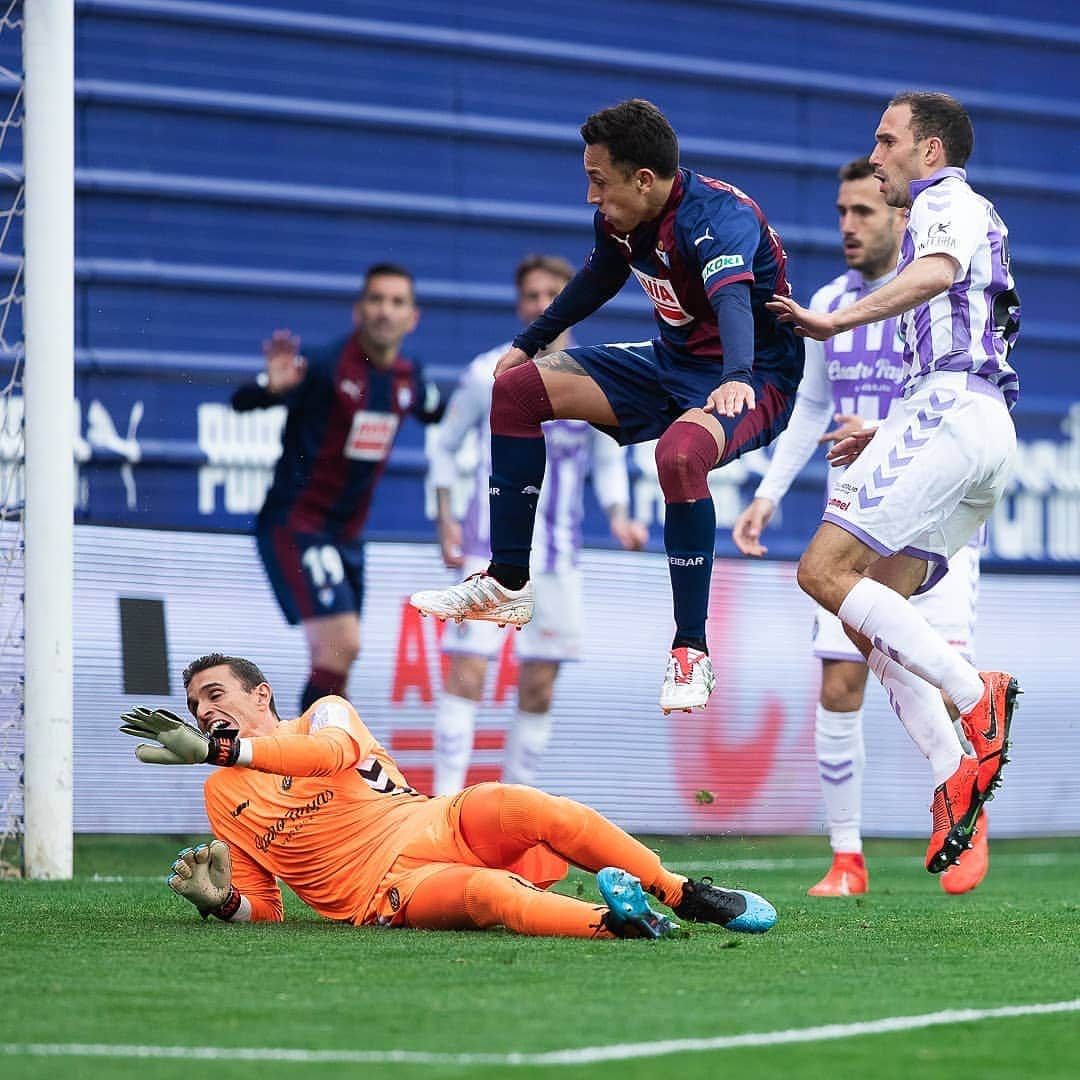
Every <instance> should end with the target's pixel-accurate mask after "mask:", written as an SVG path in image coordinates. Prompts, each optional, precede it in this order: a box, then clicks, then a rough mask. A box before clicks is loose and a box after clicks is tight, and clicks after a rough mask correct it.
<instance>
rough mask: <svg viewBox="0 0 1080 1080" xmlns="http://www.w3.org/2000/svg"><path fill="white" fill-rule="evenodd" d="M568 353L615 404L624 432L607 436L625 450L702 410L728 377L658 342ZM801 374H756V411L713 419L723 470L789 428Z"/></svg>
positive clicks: (576, 349)
mask: <svg viewBox="0 0 1080 1080" xmlns="http://www.w3.org/2000/svg"><path fill="white" fill-rule="evenodd" d="M799 348H800V350H801V348H802V342H801V341H800V342H799ZM565 351H566V353H567V355H569V356H572V357H573V358H574V359H575V360H576V361H577V362H578V363H579V364H580V365H581V366H582V367H583V368H584V369H585V371H586V372H587V373H588V374H589V376H590V377H591V378H592V379H593V380H594V381H595V382H596V384H597V385H598V386H599V387H600V389H601V390H602V391H603V392H604V396H605V397H606V398H607V399H608V401H609V402H610V403H611V408H612V410H613V411H614V413H615V415H616V416H617V417H618V419H619V426H618V427H616V428H607V427H605V428H603V429H602V430H604V431H606V432H607V433H608V434H609V435H611V436H612V437H613V438H614V439H615V440H616V441H617V442H619V443H620V444H621V445H623V446H629V445H630V444H632V443H639V442H647V441H648V440H649V439H658V438H660V436H661V435H662V434H663V433H664V432H665V431H666V430H667V429H668V428H669V427H670V426H671V425H672V424H673V423H674V422H675V421H676V420H677V419H678V418H679V417H680V416H682V414H683V413H684V412H686V410H687V409H700V408H701V407H702V406H703V405H704V404H705V401H706V399H707V398H708V396H709V395H710V394H711V393H712V392H713V391H714V390H715V389H716V388H717V387H718V386H719V385H720V381H721V377H722V373H721V368H720V366H719V365H716V364H709V363H703V362H702V361H700V360H684V359H682V358H681V357H680V356H678V355H677V354H675V353H673V352H672V351H671V350H670V349H666V348H664V346H663V345H662V344H661V343H660V342H657V341H641V342H634V343H627V344H622V345H585V346H581V347H574V348H572V349H567V350H565ZM800 360H801V357H800ZM801 374H802V364H801V362H800V363H799V364H798V368H797V370H796V371H795V372H794V375H795V377H794V378H791V377H788V376H785V375H784V374H782V373H780V372H777V371H773V370H771V369H767V368H766V369H763V370H755V371H754V372H752V374H751V376H750V382H751V384H752V385H753V387H754V396H755V399H756V407H755V408H754V409H753V410H752V411H750V412H746V411H743V412H741V413H740V414H739V415H738V416H717V415H716V413H712V414H711V415H713V416H714V417H715V418H716V419H717V421H719V423H720V426H721V427H722V428H723V429H724V456H723V457H722V458H721V459H720V462H719V464H721V465H723V464H725V463H726V462H728V461H733V460H734V459H735V458H737V457H739V456H740V455H741V454H745V453H746V452H747V451H749V450H756V449H757V448H758V447H759V446H767V445H768V444H769V443H770V442H772V440H773V439H775V438H776V436H777V435H779V434H780V432H781V431H783V430H784V428H785V427H787V422H788V419H789V418H790V416H791V410H792V408H793V407H794V405H795V391H796V390H797V389H798V385H799V377H801ZM598 426H599V425H598Z"/></svg>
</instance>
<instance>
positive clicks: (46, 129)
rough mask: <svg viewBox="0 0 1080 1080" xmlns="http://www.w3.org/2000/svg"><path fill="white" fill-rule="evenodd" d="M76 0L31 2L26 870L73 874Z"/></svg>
mask: <svg viewBox="0 0 1080 1080" xmlns="http://www.w3.org/2000/svg"><path fill="white" fill-rule="evenodd" d="M74 23H75V15H74V0H25V3H24V5H23V67H24V80H25V82H24V102H25V127H24V133H23V138H24V150H23V162H24V169H25V184H26V194H25V202H26V217H25V227H24V229H25V231H24V250H25V271H24V276H25V300H24V310H23V327H24V339H25V349H26V374H25V390H24V408H25V414H24V415H25V425H26V426H25V446H26V467H25V468H26V474H25V476H26V501H25V518H24V524H25V537H26V553H25V560H26V587H25V594H26V599H25V608H24V619H25V627H26V646H25V648H26V652H25V661H24V662H25V673H26V690H25V714H24V724H25V728H24V733H25V768H24V788H23V819H24V834H23V873H24V875H25V876H26V877H31V878H70V877H71V876H72V861H73V860H72V829H73V792H72V707H73V705H72V699H73V676H72V595H73V561H74V556H73V550H74V522H73V516H74V477H73V468H72V461H73V452H74V431H73V427H72V423H71V415H72V408H73V406H72V402H73V401H74V398H75V372H74V347H75V323H74V313H75V300H74V261H75V214H74V205H75V195H74V186H75V184H74V173H75V169H74V153H75V143H74V136H75V124H74V115H75V109H74V104H75V77H74V30H75V27H74Z"/></svg>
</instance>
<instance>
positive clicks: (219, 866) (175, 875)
mask: <svg viewBox="0 0 1080 1080" xmlns="http://www.w3.org/2000/svg"><path fill="white" fill-rule="evenodd" d="M168 885H169V888H170V889H172V891H173V892H174V893H176V895H177V896H182V897H183V898H184V899H185V900H188V901H190V902H191V903H192V904H194V905H195V906H196V907H197V908H198V909H199V914H200V915H201V916H202V917H203V918H204V919H205V918H206V917H207V916H208V915H214V914H216V913H218V912H220V911H221V908H222V906H223V905H224V904H225V903H226V902H227V901H229V899H230V898H231V896H232V894H233V893H234V892H235V889H234V888H233V883H232V860H231V859H230V858H229V846H228V844H223V843H222V842H221V841H220V840H211V841H210V843H209V844H200V845H199V846H198V847H195V848H184V850H183V851H181V852H180V854H179V855H177V856H176V860H175V861H174V862H173V864H172V868H171V873H170V875H169V878H168Z"/></svg>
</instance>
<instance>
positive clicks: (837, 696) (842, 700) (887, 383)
mask: <svg viewBox="0 0 1080 1080" xmlns="http://www.w3.org/2000/svg"><path fill="white" fill-rule="evenodd" d="M839 179H840V188H839V190H838V192H837V195H836V210H837V214H838V224H839V227H840V238H841V242H842V244H843V250H844V259H845V261H846V262H847V265H848V270H847V272H846V273H844V274H841V275H840V276H839V277H837V278H834V279H833V280H832V281H830V282H829V283H828V284H826V285H823V286H822V287H821V288H820V289H818V291H817V292H816V293H814V295H813V298H812V299H811V300H810V310H811V311H826V312H827V311H840V310H842V309H843V308H845V307H847V306H848V305H849V304H853V303H855V302H856V301H858V300H860V299H862V297H864V296H868V295H870V294H871V293H872V292H874V290H875V289H878V288H880V287H881V286H882V285H885V284H886V283H887V282H889V281H891V280H892V279H893V278H894V277H895V276H896V260H897V258H898V256H899V254H900V241H901V239H902V238H903V235H904V230H905V228H906V226H907V216H906V215H905V214H904V213H903V211H902V210H900V209H899V208H898V207H893V206H889V205H888V204H887V203H886V202H885V200H884V198H883V197H882V195H881V192H880V190H879V185H878V182H877V179H876V178H875V177H874V168H873V166H872V165H871V164H870V162H869V160H868V159H867V158H865V157H864V158H859V159H857V160H856V161H851V162H848V163H847V164H846V165H845V166H844V167H843V168H842V169H841V170H840V173H839ZM903 361H904V346H903V341H902V339H901V338H900V336H899V330H898V327H897V320H896V318H895V317H893V318H888V319H883V320H882V321H881V322H878V323H872V324H871V325H870V326H868V327H866V328H865V329H859V330H856V331H855V332H854V333H851V334H845V335H843V337H837V338H832V339H830V340H829V341H827V342H824V343H822V342H819V341H814V340H813V339H810V340H809V341H807V342H806V369H805V372H804V374H803V379H802V382H801V383H800V384H799V393H798V396H797V397H796V399H795V408H794V410H793V411H792V413H791V420H790V421H789V422H788V426H787V428H786V429H785V430H784V432H783V434H782V435H781V436H780V438H779V439H777V440H776V442H775V443H774V444H773V452H772V455H771V457H770V460H769V467H768V469H767V470H766V472H765V475H764V477H762V480H761V483H760V484H759V485H758V489H757V491H756V492H755V493H754V498H753V501H752V502H751V503H750V505H749V506H748V507H747V508H746V509H745V510H744V511H743V512H742V513H741V514H740V515H739V519H738V520H737V521H736V522H735V527H734V529H733V530H732V537H733V539H734V541H735V545H736V546H737V547H738V548H739V550H740V551H741V552H742V553H743V554H744V555H751V556H755V557H760V556H762V555H764V554H765V552H766V548H765V547H764V546H763V545H762V543H761V534H762V532H763V531H764V530H765V528H766V527H767V526H768V524H769V522H770V521H771V520H772V516H773V514H774V513H775V512H776V509H777V507H778V506H779V505H780V500H781V499H783V497H784V495H785V494H786V492H787V490H788V488H789V487H790V486H791V483H792V481H793V480H794V479H795V477H796V476H797V475H798V473H799V471H800V470H801V469H802V468H803V466H804V465H806V463H807V462H808V461H809V460H810V457H811V455H812V454H813V453H814V451H815V450H816V449H817V448H818V447H819V446H820V445H821V444H822V443H825V444H835V443H837V442H839V441H840V440H841V439H843V438H845V437H846V436H847V435H849V434H851V433H852V432H854V431H858V430H860V429H862V428H864V427H866V426H876V425H877V424H880V423H881V422H882V421H883V420H884V419H885V417H886V416H887V415H888V412H889V409H890V407H891V406H892V403H893V401H894V400H895V399H896V397H897V396H898V394H899V393H900V389H901V384H902V381H903V370H904V367H903ZM830 422H832V423H833V424H834V425H835V426H832V427H831V428H830ZM843 475H844V474H843V472H842V471H841V470H840V469H831V470H829V477H828V492H827V494H826V498H827V499H828V498H831V497H833V495H834V494H835V491H836V487H837V484H838V483H839V482H840V481H841V479H842V478H843ZM978 541H979V534H978V533H976V535H975V537H974V538H973V542H972V543H969V544H967V545H965V546H964V547H962V548H961V549H960V550H959V551H958V552H957V553H956V554H955V555H954V556H953V557H952V559H951V560H950V562H949V573H948V574H946V575H945V577H944V578H943V579H942V580H941V581H940V582H938V583H937V585H935V586H934V588H932V589H930V590H929V591H928V592H925V593H923V594H921V596H919V597H917V598H913V602H917V604H918V606H919V610H920V611H921V612H922V613H923V616H924V617H925V618H926V619H927V620H928V621H929V623H930V624H931V625H932V626H933V627H934V628H935V629H936V630H937V631H938V632H939V633H940V634H941V635H942V636H943V637H944V638H945V639H946V640H947V641H948V642H949V644H950V645H952V647H953V648H954V649H957V650H959V651H960V653H961V654H962V655H964V656H966V657H967V658H968V659H969V660H970V659H971V658H972V656H973V654H974V647H975V645H974V628H975V598H976V595H977V593H978V584H979V551H978ZM814 655H815V656H817V657H818V658H819V659H820V660H821V696H820V701H819V704H818V707H817V710H816V714H815V725H814V742H815V746H816V749H817V763H818V773H819V776H820V778H821V792H822V797H823V799H824V801H825V818H826V822H827V824H828V828H829V841H830V843H831V845H832V849H833V860H832V866H831V867H830V868H829V871H828V873H827V874H826V875H825V876H824V877H823V878H822V879H821V880H820V881H819V882H817V884H815V885H814V886H812V887H811V888H810V889H809V890H808V891H809V894H810V895H811V896H852V895H855V894H858V893H864V892H866V891H867V889H868V888H869V874H868V872H867V868H866V862H865V860H864V858H863V852H862V834H861V828H860V824H861V811H862V783H863V768H864V765H865V758H866V755H865V751H864V748H863V713H862V710H863V696H864V693H865V690H866V672H867V668H866V661H865V659H864V658H863V657H862V655H861V654H860V653H859V650H858V649H857V648H856V647H855V645H854V644H853V643H852V642H851V641H850V640H849V639H848V637H847V635H846V634H845V633H844V625H843V623H841V622H840V620H839V619H838V618H837V617H836V616H835V615H833V614H832V613H831V612H829V611H826V610H825V609H824V608H822V607H819V608H818V609H817V611H816V613H815V615H814ZM988 860H989V848H988V845H987V823H986V814H985V813H983V814H982V816H981V818H980V820H979V825H978V827H977V829H976V832H975V837H974V843H973V847H972V850H971V851H965V852H964V855H963V856H962V858H961V860H960V862H959V863H957V865H956V866H954V867H951V868H950V869H949V870H948V871H947V872H946V873H944V874H942V875H941V878H940V880H941V885H942V888H943V889H944V890H945V891H946V892H950V893H961V892H968V891H969V890H970V889H973V888H975V886H976V885H978V884H979V882H980V881H981V880H982V879H983V877H984V876H985V874H986V870H987V865H988Z"/></svg>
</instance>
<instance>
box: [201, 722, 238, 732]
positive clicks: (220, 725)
mask: <svg viewBox="0 0 1080 1080" xmlns="http://www.w3.org/2000/svg"><path fill="white" fill-rule="evenodd" d="M229 727H232V724H231V723H230V722H229V721H228V720H211V721H210V723H209V724H207V725H206V734H207V735H213V734H214V732H215V731H223V730H224V729H225V728H229Z"/></svg>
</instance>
